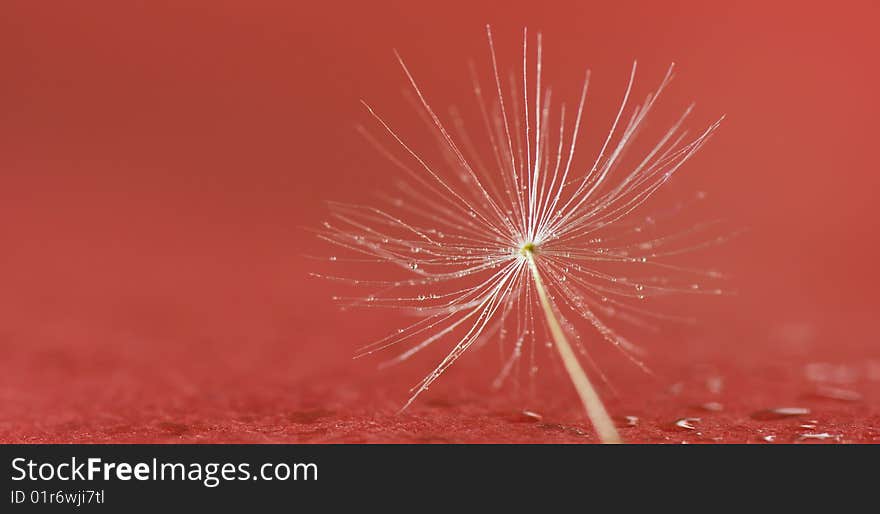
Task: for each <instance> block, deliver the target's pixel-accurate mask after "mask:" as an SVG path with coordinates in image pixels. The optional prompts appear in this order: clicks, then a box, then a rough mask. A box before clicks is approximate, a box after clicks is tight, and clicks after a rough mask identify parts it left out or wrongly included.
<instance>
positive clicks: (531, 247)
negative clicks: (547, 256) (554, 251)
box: [519, 242, 538, 257]
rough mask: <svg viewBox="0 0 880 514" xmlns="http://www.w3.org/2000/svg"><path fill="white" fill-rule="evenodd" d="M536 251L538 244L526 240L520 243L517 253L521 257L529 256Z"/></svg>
mask: <svg viewBox="0 0 880 514" xmlns="http://www.w3.org/2000/svg"><path fill="white" fill-rule="evenodd" d="M536 253H538V245H536V244H535V243H532V242H528V243H526V244H524V245H522V246H521V247H520V249H519V254H520V255H522V256H523V257H529V256H530V255H535V254H536Z"/></svg>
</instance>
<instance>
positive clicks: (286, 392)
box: [0, 1, 880, 443]
mask: <svg viewBox="0 0 880 514" xmlns="http://www.w3.org/2000/svg"><path fill="white" fill-rule="evenodd" d="M298 4H300V3H298V2H293V3H291V2H240V3H235V2H225V3H222V5H221V4H218V3H217V2H197V1H192V2H175V7H173V8H172V6H170V5H169V6H163V5H161V4H159V3H150V4H149V5H146V6H143V7H139V6H133V5H130V6H126V5H123V4H120V3H118V2H110V1H107V2H91V3H89V5H88V6H80V5H77V4H74V3H69V4H64V5H57V6H55V7H54V8H53V9H51V10H47V9H45V8H43V7H41V6H37V5H36V4H35V3H33V2H5V3H4V7H3V8H2V10H3V11H5V12H4V14H3V15H2V16H0V62H3V63H4V69H3V77H4V78H3V80H2V81H0V82H2V85H0V112H3V116H2V117H0V247H2V251H0V442H32V443H42V442H167V443H175V442H206V443H207V442H255V443H263V442H306V443H330V442H400V443H410V442H498V443H501V442H534V443H538V442H570V443H578V442H591V441H595V438H594V437H593V435H592V432H591V429H590V427H589V425H588V424H586V422H585V420H584V418H583V416H582V414H581V413H580V410H579V406H578V403H577V399H576V398H575V396H574V394H573V393H572V391H571V388H570V386H569V385H568V384H566V383H565V381H564V379H562V378H561V377H560V376H559V374H558V373H557V372H556V371H554V369H553V364H552V363H550V364H548V365H547V366H545V367H544V368H542V371H541V373H540V374H539V377H540V383H539V384H537V386H538V387H536V390H535V392H534V395H532V394H531V393H530V392H529V384H528V382H526V381H524V382H523V384H522V387H521V388H520V391H519V392H517V391H516V388H514V387H508V388H505V389H503V390H502V391H500V392H497V393H493V392H491V391H490V390H489V387H488V384H489V383H491V381H492V379H493V377H494V375H495V374H496V373H497V371H498V370H499V369H500V364H499V356H498V353H497V352H496V351H493V349H492V347H491V346H488V347H487V348H485V349H483V350H481V351H480V352H469V353H468V354H467V355H466V356H465V357H464V358H462V360H461V362H460V364H458V365H456V366H455V367H454V368H453V369H452V370H451V371H450V372H449V373H448V374H447V375H446V376H444V377H443V378H442V379H441V380H440V381H439V382H438V383H437V384H436V386H434V387H432V388H431V390H430V391H429V393H428V394H426V395H425V396H424V397H423V398H421V399H420V400H419V401H418V402H417V403H416V404H415V405H414V406H413V407H412V408H411V409H410V410H408V411H407V412H406V413H405V414H401V415H398V414H396V410H397V408H398V407H399V406H400V405H402V403H403V402H404V401H405V399H406V397H407V393H406V391H407V389H408V387H409V386H410V385H412V384H413V383H415V382H416V381H417V380H418V379H419V378H420V377H421V375H422V374H424V373H425V372H426V371H427V370H428V369H429V367H430V366H431V364H432V363H434V362H436V361H435V359H436V358H437V357H438V354H437V353H433V354H429V355H425V356H420V357H419V358H418V359H415V360H414V361H413V362H411V363H407V364H406V365H404V366H401V367H399V368H392V369H388V370H384V371H382V372H378V371H376V369H375V368H376V364H377V362H378V360H369V359H368V360H358V361H352V360H351V358H350V357H351V355H352V354H353V353H354V352H355V349H356V348H358V347H359V346H361V345H362V344H364V343H366V342H369V341H371V340H373V339H375V338H378V337H380V336H381V335H383V334H384V333H385V332H386V331H387V330H392V329H393V328H395V327H396V326H397V324H398V322H399V321H400V320H398V319H383V316H381V315H376V314H375V313H369V312H366V313H364V312H355V313H351V312H348V313H341V312H340V311H339V310H338V309H337V308H336V306H334V305H333V304H332V302H331V301H330V297H331V296H332V295H333V294H337V288H336V287H335V285H334V284H328V283H325V282H320V281H315V280H312V279H309V278H308V276H307V275H308V273H309V272H310V271H316V270H323V269H325V268H326V265H327V262H326V261H318V260H312V259H308V258H306V257H305V256H304V254H310V255H316V256H324V257H326V255H328V253H327V252H328V251H329V250H328V249H327V248H326V247H322V246H321V245H319V244H317V243H316V241H315V240H314V239H313V238H312V236H311V235H310V234H309V233H308V232H306V231H305V230H303V229H302V228H303V227H314V226H318V225H319V224H320V222H321V221H322V220H323V218H324V217H325V216H326V208H325V205H324V204H323V203H322V202H323V201H324V200H331V199H335V200H342V201H353V200H354V201H363V200H364V194H365V192H366V191H372V190H377V189H381V188H382V187H384V186H385V185H387V184H388V182H389V181H390V180H391V177H392V172H393V170H391V169H390V167H389V166H388V165H387V164H386V163H385V161H383V160H382V159H381V157H378V156H376V155H375V153H374V152H373V151H372V150H371V149H370V148H368V147H367V146H366V145H364V144H363V142H362V141H361V140H360V139H359V138H358V136H357V135H356V134H355V133H354V131H353V130H351V129H350V127H351V126H352V124H353V123H356V122H362V123H363V122H366V121H367V118H366V117H365V116H364V113H363V112H362V110H361V107H360V105H359V103H358V100H359V99H360V98H362V97H365V98H368V99H369V100H370V101H371V103H372V104H373V105H375V106H377V107H381V109H382V112H383V113H385V114H386V115H388V116H389V117H391V118H393V121H400V122H401V123H404V124H406V123H408V121H407V120H409V121H410V122H411V121H412V116H411V114H410V111H409V105H408V104H407V102H406V101H405V100H404V99H403V97H402V95H401V94H400V91H401V89H403V87H404V86H405V83H404V81H403V77H402V76H401V75H400V71H399V69H397V68H396V64H395V62H394V60H393V56H392V54H391V49H392V48H394V47H396V48H399V49H400V50H401V52H402V53H403V55H404V56H405V57H407V58H408V59H409V60H410V61H411V65H412V68H413V72H414V73H416V75H417V76H418V77H419V78H420V80H422V81H423V82H424V83H425V84H427V85H428V87H427V88H426V89H427V91H426V92H427V94H428V95H429V96H430V98H431V100H432V101H434V102H435V103H436V104H437V105H440V106H444V105H446V104H448V103H453V102H454V103H461V102H462V98H467V96H466V95H467V94H468V91H467V85H466V82H465V81H466V78H467V68H466V66H465V62H466V59H467V58H469V57H474V58H476V59H477V63H478V64H479V65H481V66H482V65H485V64H486V62H485V46H484V41H483V33H482V30H483V25H484V24H485V23H486V22H491V23H493V24H494V26H495V28H496V39H497V40H498V41H500V42H502V43H500V44H499V48H502V49H503V50H504V51H505V52H507V53H506V54H505V55H506V56H507V57H506V58H505V59H506V62H510V63H515V61H516V59H515V58H514V57H515V54H516V53H517V52H518V50H519V49H518V45H519V37H520V30H521V28H522V26H524V25H529V26H530V27H533V28H534V29H541V30H543V31H544V34H545V50H546V55H547V59H546V67H547V69H546V80H547V81H548V83H553V84H559V88H558V89H557V90H554V94H556V93H557V92H558V94H560V95H569V96H570V95H571V94H576V90H575V89H574V87H575V86H574V84H576V83H577V81H578V80H579V79H580V77H581V76H582V73H583V66H586V65H590V66H592V68H593V78H594V84H595V88H594V89H593V90H592V92H591V95H593V96H592V97H591V101H592V102H593V103H591V104H590V109H592V110H590V111H589V113H590V116H591V117H590V120H589V121H590V127H593V128H594V132H592V133H590V134H591V135H592V136H593V137H592V139H591V140H594V139H596V137H597V135H599V134H601V133H602V131H603V130H604V128H605V127H606V126H607V122H608V118H609V116H610V115H611V114H612V113H613V110H614V108H615V103H616V101H617V98H619V95H620V93H621V88H622V86H623V82H624V80H625V77H626V74H627V73H628V70H629V67H630V63H631V59H632V58H634V57H636V58H639V65H640V77H639V79H640V82H639V84H640V86H639V87H641V88H642V89H639V96H640V95H641V94H642V93H644V92H646V91H647V88H649V87H650V86H653V85H654V84H655V83H656V82H657V81H658V80H659V78H660V77H661V76H662V73H663V71H664V70H665V68H666V66H667V65H668V63H669V62H670V61H673V60H674V61H676V62H677V63H678V66H679V67H678V69H679V74H678V77H677V78H676V81H675V82H674V83H673V86H672V88H671V89H670V91H669V94H668V96H667V97H666V101H667V104H666V105H668V106H669V108H668V109H666V108H664V109H666V110H664V109H661V110H660V111H659V112H658V114H659V118H658V119H657V123H659V125H656V126H661V127H662V126H665V125H666V124H667V123H668V121H669V119H670V116H672V115H673V113H674V112H677V111H675V109H678V108H679V107H681V106H683V105H686V104H687V102H689V101H690V100H692V99H696V100H697V114H696V115H695V118H694V124H695V126H702V125H703V124H704V123H706V122H708V121H709V120H714V119H716V118H717V117H718V116H719V115H721V114H722V113H727V114H728V118H727V120H726V121H725V124H724V125H723V127H722V129H721V130H720V131H719V133H718V134H717V136H716V137H715V138H714V139H713V140H712V141H711V142H710V143H709V145H707V146H706V148H705V149H704V150H703V151H702V152H701V154H700V155H698V156H697V157H696V158H695V159H694V160H693V161H692V162H691V163H689V164H688V168H687V170H686V171H684V172H683V173H682V175H681V177H680V178H678V177H677V178H676V179H675V180H674V181H672V183H670V190H669V197H668V198H669V199H671V200H673V201H674V199H675V198H681V197H682V196H681V195H689V194H692V193H693V192H695V191H698V190H703V191H706V192H707V193H708V197H707V198H708V200H709V201H708V202H707V205H711V206H712V207H711V209H713V211H712V212H711V213H707V215H709V214H711V215H712V216H713V217H714V216H720V217H724V218H727V219H728V220H730V221H731V223H732V226H733V227H746V228H748V229H749V233H748V234H746V235H744V236H742V237H740V238H738V239H736V240H734V241H732V242H730V243H729V244H728V245H726V246H725V247H723V248H721V249H719V250H718V251H713V252H711V253H710V254H707V255H706V258H707V259H708V262H709V263H710V264H711V266H713V267H717V268H718V269H721V270H724V271H726V272H728V273H729V274H730V275H731V276H732V277H733V278H732V279H731V282H730V288H731V289H736V290H737V291H738V294H737V295H735V296H732V297H726V298H718V299H715V298H711V299H707V300H703V299H701V298H695V299H687V298H685V299H682V300H681V302H680V303H679V304H677V305H676V306H675V307H676V311H675V312H685V313H688V314H693V315H695V316H697V317H698V318H699V319H700V320H701V322H700V324H699V325H697V326H696V327H691V328H688V329H684V328H681V327H676V326H670V327H664V330H663V332H661V333H660V334H658V335H652V336H650V337H644V338H638V340H639V341H640V342H643V343H644V346H645V347H646V348H647V350H648V354H647V356H646V361H647V362H648V364H649V365H650V366H651V367H652V368H653V369H654V370H655V371H656V375H657V376H656V377H649V376H647V375H644V374H643V373H641V372H640V371H638V370H636V369H634V368H633V367H632V366H630V365H629V364H628V363H626V362H625V361H623V360H622V359H620V358H619V356H616V355H614V354H613V353H612V354H609V355H603V354H602V353H603V352H602V351H601V350H597V352H598V353H599V354H600V355H598V356H597V360H598V361H599V362H600V364H601V365H602V369H603V370H604V371H605V372H606V374H607V375H608V376H609V378H610V380H611V383H612V385H613V386H614V388H615V389H616V390H617V395H616V396H615V395H614V394H613V393H612V392H611V390H610V388H609V387H607V386H602V387H601V390H602V393H603V397H605V398H606V400H607V402H608V404H609V408H610V410H611V411H612V413H613V414H614V415H615V416H616V417H618V418H620V420H621V425H622V426H621V429H620V430H621V433H622V435H623V437H624V438H625V439H626V440H628V441H632V442H667V443H680V442H693V443H696V442H755V443H765V442H777V443H778V442H784V443H785V442H805V443H808V442H826V443H827V442H842V443H848V442H880V343H878V338H877V335H876V334H877V324H876V313H877V312H878V306H880V304H878V300H877V292H876V290H877V284H878V283H880V273H878V268H877V262H880V244H878V242H877V238H876V220H877V219H878V214H877V210H876V198H875V197H876V191H877V190H878V187H880V183H878V177H880V175H878V174H877V172H876V167H877V166H876V152H875V147H876V142H875V141H874V139H875V137H874V134H876V120H877V119H878V115H880V110H878V101H877V96H876V91H878V90H880V71H878V68H877V67H876V66H871V65H870V63H872V62H873V60H875V58H876V53H877V48H878V47H880V44H878V39H877V31H876V30H875V27H874V25H875V22H876V20H877V19H878V18H880V13H878V10H877V9H878V8H877V6H876V5H874V3H872V2H862V3H859V2H852V3H847V5H846V6H836V7H835V9H830V8H827V7H822V8H821V9H819V8H806V7H804V6H803V5H802V3H800V2H791V3H790V5H786V3H785V2H774V3H773V4H772V5H767V4H766V3H763V2H754V3H739V2H738V3H737V5H735V6H733V5H731V6H726V5H721V4H718V3H705V2H676V3H674V4H675V5H674V6H670V5H661V4H660V3H656V2H641V3H639V2H614V3H609V2H604V3H602V4H601V5H595V6H593V5H586V4H585V3H584V2H559V3H553V2H551V3H547V2H541V3H539V4H540V5H536V4H535V3H534V2H522V3H516V2H513V3H505V8H504V10H503V12H499V8H498V7H497V6H490V5H488V4H489V3H487V5H485V6H481V5H473V4H474V3H473V2H462V3H461V4H456V3H455V2H452V3H450V2H445V3H443V4H442V7H438V6H441V4H436V6H432V5H429V4H430V3H424V4H425V5H422V6H418V5H413V3H412V2H384V3H380V2H370V3H365V4H364V6H361V7H359V6H356V5H334V4H333V3H332V2H321V3H319V4H316V5H309V6H301V5H298ZM352 4H354V3H353V2H352ZM367 4H369V6H367ZM551 4H552V5H551ZM664 4H665V3H664ZM716 4H717V5H716ZM591 87H592V86H591ZM566 88H567V89H566ZM416 121H417V120H416ZM410 125H412V124H410ZM656 126H655V127H656ZM415 137H416V138H418V137H423V135H421V136H415ZM371 199H372V197H370V200H371ZM716 300H717V301H716ZM584 336H585V337H586V338H587V341H590V339H589V337H590V334H589V332H587V331H585V332H584ZM594 347H596V345H594ZM778 408H796V409H801V410H795V411H790V412H795V413H798V412H799V413H800V414H799V415H796V416H787V417H786V416H780V415H779V414H775V415H774V414H772V413H768V412H766V411H768V410H772V409H778ZM523 410H527V411H530V412H531V413H533V414H524V413H523ZM783 412H785V411H783ZM627 416H632V417H635V418H629V419H628V418H627ZM636 418H637V419H636ZM688 418H694V419H688ZM768 418H774V419H768ZM676 423H678V425H676ZM629 425H631V426H629Z"/></svg>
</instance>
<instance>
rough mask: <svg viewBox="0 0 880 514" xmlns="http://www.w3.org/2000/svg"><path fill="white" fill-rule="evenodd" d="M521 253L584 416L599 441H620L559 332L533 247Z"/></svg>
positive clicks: (566, 340)
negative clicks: (579, 398) (581, 405)
mask: <svg viewBox="0 0 880 514" xmlns="http://www.w3.org/2000/svg"><path fill="white" fill-rule="evenodd" d="M522 253H523V254H524V255H525V256H526V258H528V260H529V269H530V270H531V272H532V278H534V279H535V289H537V291H538V297H539V298H540V299H541V307H543V309H544V315H545V316H546V318H547V325H548V326H549V328H550V333H551V334H552V335H553V340H554V341H555V342H556V349H557V350H558V351H559V357H560V358H561V359H562V364H563V365H565V371H567V372H568V376H569V378H571V383H572V385H574V388H575V390H576V391H577V393H578V396H580V397H581V402H583V404H584V409H586V411H587V417H588V418H590V422H591V423H592V424H593V428H595V429H596V433H597V434H598V435H599V440H600V441H602V442H603V443H606V444H620V443H622V442H623V439H621V438H620V434H618V433H617V428H616V427H615V426H614V421H612V420H611V416H609V415H608V411H607V410H606V409H605V405H603V404H602V400H601V399H600V398H599V395H598V394H597V393H596V390H595V389H594V388H593V384H592V383H590V379H589V378H587V374H586V373H585V372H584V368H583V367H581V363H580V361H578V358H577V356H576V355H575V353H574V350H572V348H571V344H569V342H568V339H567V338H566V337H565V332H563V330H562V327H561V326H560V325H559V320H558V319H557V317H556V313H555V311H554V310H553V305H552V304H551V303H550V298H549V297H548V296H547V289H546V288H545V287H544V281H543V280H541V275H540V273H538V267H537V266H536V265H535V256H534V250H533V247H530V248H524V249H523V252H522Z"/></svg>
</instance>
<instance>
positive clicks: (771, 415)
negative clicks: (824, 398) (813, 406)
mask: <svg viewBox="0 0 880 514" xmlns="http://www.w3.org/2000/svg"><path fill="white" fill-rule="evenodd" d="M809 413H810V409H807V408H804V407H776V408H775V409H767V410H760V411H757V412H753V413H752V419H757V420H771V419H785V418H793V417H796V416H806V415H807V414H809Z"/></svg>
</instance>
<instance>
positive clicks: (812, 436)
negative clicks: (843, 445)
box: [798, 432, 840, 441]
mask: <svg viewBox="0 0 880 514" xmlns="http://www.w3.org/2000/svg"><path fill="white" fill-rule="evenodd" d="M828 439H835V440H839V439H840V435H837V434H829V433H828V432H821V433H814V432H807V433H805V434H800V435H798V440H800V441H807V440H819V441H825V440H828Z"/></svg>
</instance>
